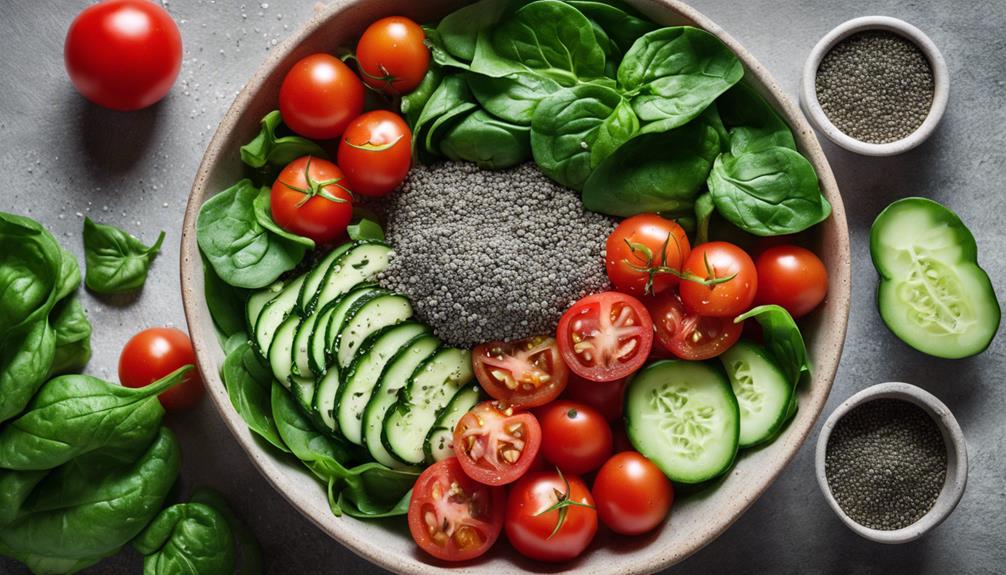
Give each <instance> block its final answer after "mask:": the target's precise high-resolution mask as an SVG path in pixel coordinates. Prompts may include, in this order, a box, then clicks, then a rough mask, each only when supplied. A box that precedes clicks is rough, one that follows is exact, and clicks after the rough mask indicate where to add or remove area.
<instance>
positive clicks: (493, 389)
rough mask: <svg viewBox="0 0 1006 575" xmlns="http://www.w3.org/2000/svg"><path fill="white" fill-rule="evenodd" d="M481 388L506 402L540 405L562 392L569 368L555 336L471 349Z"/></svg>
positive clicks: (519, 404) (521, 405)
mask: <svg viewBox="0 0 1006 575" xmlns="http://www.w3.org/2000/svg"><path fill="white" fill-rule="evenodd" d="M472 363H473V364H474V368H475V377H476V378H478V380H479V383H480V384H481V385H482V389H484V390H486V393H488V394H489V395H490V396H491V397H493V398H494V399H498V400H499V401H501V402H503V403H504V404H505V405H512V406H515V407H537V406H539V405H544V404H546V403H548V402H550V401H552V400H553V399H555V398H556V397H558V396H559V394H560V393H562V390H563V389H565V387H566V381H567V380H568V379H569V370H568V369H566V364H565V363H563V361H562V357H561V356H560V355H559V344H558V343H556V341H555V338H554V337H548V336H543V335H539V336H535V337H529V338H527V339H522V340H520V341H514V342H502V341H493V342H489V343H483V344H482V345H479V346H478V347H476V348H475V350H474V351H473V352H472Z"/></svg>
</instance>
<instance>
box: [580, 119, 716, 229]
mask: <svg viewBox="0 0 1006 575" xmlns="http://www.w3.org/2000/svg"><path fill="white" fill-rule="evenodd" d="M719 151H720V143H719V136H718V135H717V133H716V130H715V129H714V128H713V127H712V126H711V125H709V123H708V122H705V121H703V120H702V119H699V120H696V121H694V122H691V123H689V124H688V125H686V126H682V127H681V128H677V129H675V130H671V131H669V132H663V133H657V134H642V135H640V136H637V137H635V138H633V139H631V140H629V141H628V142H627V143H626V144H625V145H623V146H622V147H620V148H619V149H618V150H617V151H616V152H615V153H614V154H612V155H611V156H609V157H608V158H607V159H605V160H604V161H603V162H601V164H600V165H599V166H597V169H596V170H594V172H593V174H591V176H590V178H589V179H588V180H587V183H586V184H585V185H584V187H583V207H585V208H587V209H588V210H591V211H595V212H600V213H604V214H609V215H613V216H623V217H624V216H632V215H635V214H640V213H644V212H681V211H690V210H691V209H692V205H693V202H694V200H695V196H696V195H697V194H698V193H699V190H700V188H701V187H702V185H703V184H704V183H705V181H706V177H707V176H708V175H709V170H710V169H711V168H712V166H713V162H714V161H715V160H716V156H717V155H718V154H719Z"/></svg>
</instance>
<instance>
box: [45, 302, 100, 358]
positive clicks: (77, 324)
mask: <svg viewBox="0 0 1006 575" xmlns="http://www.w3.org/2000/svg"><path fill="white" fill-rule="evenodd" d="M49 325H50V326H51V328H52V331H53V335H54V336H55V338H56V349H55V356H54V357H53V360H52V365H51V366H50V368H49V373H48V377H52V376H53V375H56V374H59V373H65V372H68V371H80V370H82V369H84V366H85V365H87V362H88V361H89V360H90V359H91V322H90V321H88V319H87V314H86V313H84V307H83V306H81V305H80V299H78V298H77V296H73V297H70V298H68V299H65V300H63V301H61V302H59V303H58V304H56V307H55V308H53V310H52V314H51V315H50V316H49Z"/></svg>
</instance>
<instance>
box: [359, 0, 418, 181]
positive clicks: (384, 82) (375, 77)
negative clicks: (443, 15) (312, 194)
mask: <svg viewBox="0 0 1006 575" xmlns="http://www.w3.org/2000/svg"><path fill="white" fill-rule="evenodd" d="M424 40H426V34H425V33H423V29H422V27H420V26H419V24H416V23H415V22H413V21H412V20H410V19H408V18H405V17H403V16H389V17H387V18H381V19H380V20H378V21H376V22H374V23H373V24H371V25H370V26H368V27H367V29H366V30H365V31H364V32H363V35H362V36H360V41H359V43H357V45H356V59H357V61H358V62H359V63H360V71H361V74H362V75H363V81H364V82H366V83H367V84H368V85H369V86H371V87H373V88H375V89H377V90H381V91H383V92H386V93H388V94H408V93H409V92H411V91H412V90H414V89H415V88H416V86H418V85H419V83H420V82H422V81H423V76H425V75H426V70H427V69H428V68H429V66H430V50H429V49H428V48H427V47H426V44H424V43H423V42H424ZM340 163H341V162H340Z"/></svg>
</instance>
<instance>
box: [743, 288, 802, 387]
mask: <svg viewBox="0 0 1006 575" xmlns="http://www.w3.org/2000/svg"><path fill="white" fill-rule="evenodd" d="M751 318H754V319H755V320H757V321H758V323H759V324H761V327H762V334H763V337H764V339H765V349H767V350H768V352H769V353H770V354H771V355H772V359H773V360H775V362H776V364H777V365H778V366H779V367H780V368H782V370H783V372H784V373H785V374H786V377H787V378H788V379H789V381H790V383H792V384H793V386H794V387H796V386H797V385H798V384H799V383H800V380H801V379H803V378H804V377H805V375H806V376H810V374H811V367H810V359H809V358H808V357H807V347H806V346H805V345H804V343H803V336H802V335H800V328H799V327H797V325H796V322H795V321H793V316H791V315H790V314H789V312H788V311H786V310H785V309H783V308H781V307H779V306H777V305H762V306H758V307H756V308H754V309H752V310H750V311H748V312H747V313H744V314H742V315H739V316H737V318H736V319H735V320H734V323H740V322H742V321H744V320H746V319H751Z"/></svg>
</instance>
